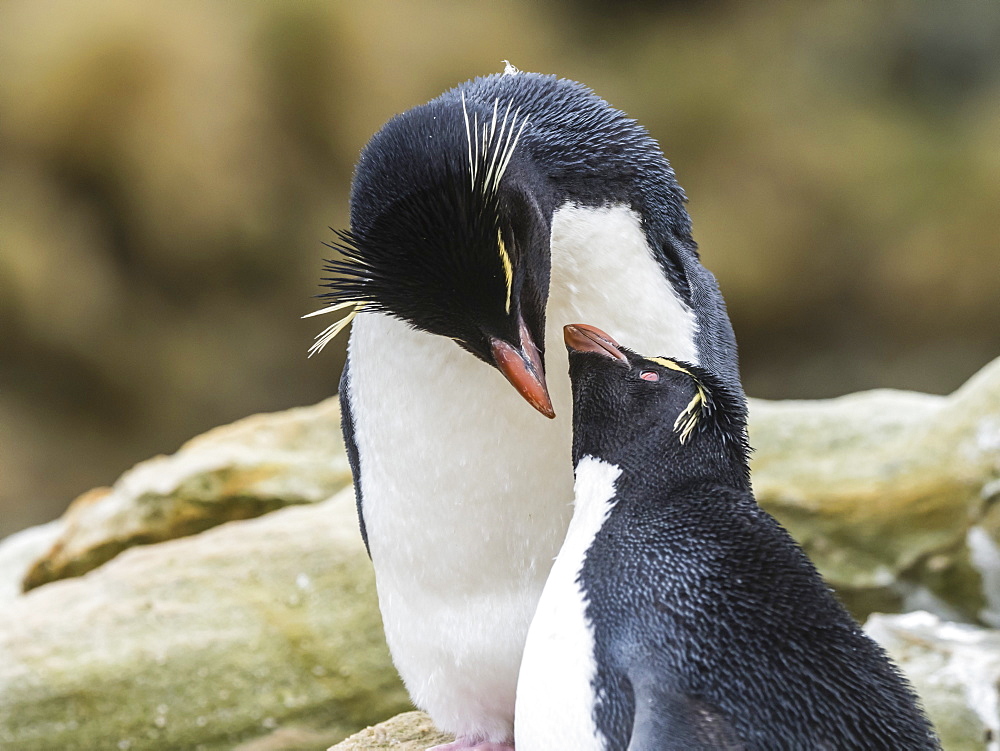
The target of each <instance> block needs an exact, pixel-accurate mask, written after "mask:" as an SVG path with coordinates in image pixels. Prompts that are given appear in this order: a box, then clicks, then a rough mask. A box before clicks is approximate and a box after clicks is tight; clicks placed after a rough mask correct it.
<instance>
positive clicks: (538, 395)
mask: <svg viewBox="0 0 1000 751" xmlns="http://www.w3.org/2000/svg"><path fill="white" fill-rule="evenodd" d="M520 335H521V342H520V344H521V346H520V347H514V346H512V345H511V344H510V343H508V342H505V341H504V340H502V339H496V338H494V339H491V340H490V349H491V350H492V352H493V361H494V362H495V363H496V364H497V367H498V368H499V369H500V372H501V373H503V374H504V376H505V377H506V378H507V380H508V381H510V383H511V385H512V386H513V387H514V388H515V389H517V393H519V394H520V395H521V396H523V397H524V398H525V399H526V400H527V402H528V404H530V405H531V406H532V407H534V408H535V409H537V410H538V411H539V412H541V413H542V414H543V415H545V416H546V417H555V416H556V413H555V411H554V410H553V409H552V399H551V398H549V390H548V388H546V386H545V367H544V366H543V365H542V356H541V354H540V353H539V351H538V347H537V346H536V345H535V342H534V340H533V339H532V338H531V334H530V333H528V327H527V326H525V325H524V319H521V322H520Z"/></svg>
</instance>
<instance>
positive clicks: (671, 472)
mask: <svg viewBox="0 0 1000 751" xmlns="http://www.w3.org/2000/svg"><path fill="white" fill-rule="evenodd" d="M713 427H714V426H711V425H706V426H703V427H701V428H700V429H698V430H696V431H695V432H694V433H692V434H691V436H689V437H688V439H687V440H686V441H685V442H684V443H683V444H682V443H681V442H680V439H679V437H678V435H677V433H675V432H674V431H673V429H672V428H671V427H670V426H669V425H668V426H663V427H662V428H661V429H653V430H651V431H646V432H642V433H640V434H638V435H637V436H636V437H635V439H633V440H631V441H629V442H627V443H624V444H623V445H620V446H618V447H616V448H615V449H613V450H607V449H605V450H599V449H598V450H592V451H589V450H587V448H586V447H580V448H579V449H578V450H577V456H575V457H574V459H575V464H576V466H579V465H580V463H581V462H582V461H583V460H584V459H586V458H587V457H588V456H589V457H594V458H597V459H600V460H602V461H604V462H607V463H608V464H611V465H614V466H616V467H618V468H620V469H621V477H620V478H619V480H618V485H619V488H621V487H625V486H627V487H628V488H629V490H630V493H629V496H631V497H636V498H650V497H663V496H664V495H669V494H670V493H671V492H672V491H675V490H677V489H679V488H682V487H685V486H691V485H705V484H711V485H716V486H722V487H730V488H734V489H736V490H739V491H741V492H746V491H749V490H750V475H749V469H748V458H747V448H746V443H745V441H744V440H743V439H741V438H739V437H737V436H732V437H730V436H729V435H725V436H723V435H722V434H720V433H719V432H717V431H715V430H714V429H713Z"/></svg>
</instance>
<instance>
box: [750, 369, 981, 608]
mask: <svg viewBox="0 0 1000 751" xmlns="http://www.w3.org/2000/svg"><path fill="white" fill-rule="evenodd" d="M750 414H751V417H750V439H751V443H752V444H753V445H754V446H755V448H756V452H755V453H754V456H753V463H752V469H753V484H754V490H755V492H756V494H757V499H758V501H760V503H761V505H762V506H764V507H765V508H767V509H768V510H769V511H770V512H771V513H773V514H774V515H775V516H776V517H777V518H778V519H779V520H780V521H781V522H782V524H784V525H785V526H787V527H788V529H789V531H790V532H791V533H792V535H793V536H794V537H795V538H796V539H797V540H798V541H799V542H800V543H801V544H802V545H803V547H804V548H805V549H806V551H807V552H808V553H809V556H810V557H811V558H812V560H813V561H814V562H815V563H816V565H817V567H818V568H819V569H820V570H821V571H822V573H823V575H824V576H825V577H826V579H827V581H828V582H829V583H830V584H831V585H832V586H833V587H834V588H835V589H837V591H838V593H839V594H840V596H841V597H842V598H843V599H844V600H845V601H846V603H847V604H848V605H849V606H850V607H851V609H852V611H853V612H854V613H855V615H857V616H859V617H862V618H863V617H864V616H866V615H867V614H868V613H870V612H872V611H874V610H880V609H881V610H885V611H900V610H912V609H916V608H917V607H926V608H930V609H933V610H935V611H936V612H938V613H940V614H943V615H946V616H949V617H953V618H958V619H962V620H975V619H983V620H985V621H986V622H990V619H991V618H993V621H992V622H996V623H998V625H1000V617H998V616H1000V549H998V548H997V541H998V540H1000V511H998V509H997V508H996V505H995V504H994V502H995V501H996V500H998V499H1000V359H998V360H995V361H994V362H993V363H991V364H989V365H987V366H986V367H985V368H983V370H982V371H980V372H979V373H978V374H977V375H975V376H974V377H973V378H971V379H970V380H969V381H968V383H966V384H965V385H964V386H963V387H962V388H960V389H959V390H958V391H956V392H955V393H954V394H952V395H951V396H947V397H940V396H930V395H926V394H915V393H910V392H899V391H869V392H863V393H858V394H852V395H849V396H845V397H841V398H839V399H830V400H822V401H786V402H765V401H760V400H755V401H753V402H752V404H751V409H750ZM986 582H989V584H990V586H984V584H985V583H986Z"/></svg>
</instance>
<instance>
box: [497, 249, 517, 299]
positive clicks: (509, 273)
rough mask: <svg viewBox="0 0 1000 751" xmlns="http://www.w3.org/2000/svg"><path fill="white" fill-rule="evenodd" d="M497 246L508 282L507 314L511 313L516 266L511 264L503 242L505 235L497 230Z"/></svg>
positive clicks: (505, 278)
mask: <svg viewBox="0 0 1000 751" xmlns="http://www.w3.org/2000/svg"><path fill="white" fill-rule="evenodd" d="M497 244H498V245H499V247H500V262H501V263H502V264H503V276H504V280H505V281H506V282H507V306H506V309H507V312H508V313H510V296H511V294H512V293H513V290H514V265H513V264H512V263H511V262H510V253H508V252H507V246H506V245H504V242H503V233H502V232H500V230H497Z"/></svg>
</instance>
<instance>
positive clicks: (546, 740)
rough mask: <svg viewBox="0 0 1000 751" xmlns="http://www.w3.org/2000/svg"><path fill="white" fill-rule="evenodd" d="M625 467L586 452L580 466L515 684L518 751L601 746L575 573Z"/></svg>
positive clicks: (587, 628)
mask: <svg viewBox="0 0 1000 751" xmlns="http://www.w3.org/2000/svg"><path fill="white" fill-rule="evenodd" d="M620 474H621V470H620V469H619V468H618V467H616V466H614V465H611V464H608V463H606V462H602V461H600V460H597V459H594V458H593V457H589V456H588V457H584V458H583V460H582V461H581V462H580V464H579V465H578V466H577V475H576V507H575V510H574V513H573V519H572V521H570V523H569V529H568V530H567V532H566V541H565V542H564V543H563V546H562V548H561V549H560V551H559V556H558V557H557V558H556V562H555V564H553V566H552V571H551V573H550V574H549V578H548V581H546V583H545V588H544V590H543V591H542V596H541V599H540V600H539V602H538V608H537V610H536V611H535V617H534V619H533V620H532V622H531V627H530V629H529V630H528V637H527V640H526V642H525V645H524V656H523V658H522V662H521V672H520V676H519V678H518V683H517V711H516V714H515V721H514V731H515V738H516V746H517V751H551V750H552V749H561V748H565V749H573V750H574V751H602V750H603V749H604V748H605V747H606V742H605V738H604V736H603V735H602V734H601V733H600V732H599V731H598V729H597V726H596V724H595V722H594V706H595V704H596V696H595V693H594V684H593V682H594V677H595V674H596V670H597V667H596V663H595V661H594V633H593V627H592V624H591V622H590V619H589V618H588V617H587V612H586V610H587V600H586V597H585V595H584V592H583V590H582V589H581V588H580V584H579V582H578V581H577V578H578V576H579V574H580V569H581V568H582V567H583V561H584V556H585V555H586V552H587V549H588V548H590V545H591V543H592V542H593V541H594V536H595V535H596V534H597V532H598V531H599V530H600V528H601V525H602V524H603V523H604V520H605V519H606V518H607V515H608V513H609V512H610V511H611V507H612V498H613V497H614V494H615V480H616V479H617V478H618V475H620Z"/></svg>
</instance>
